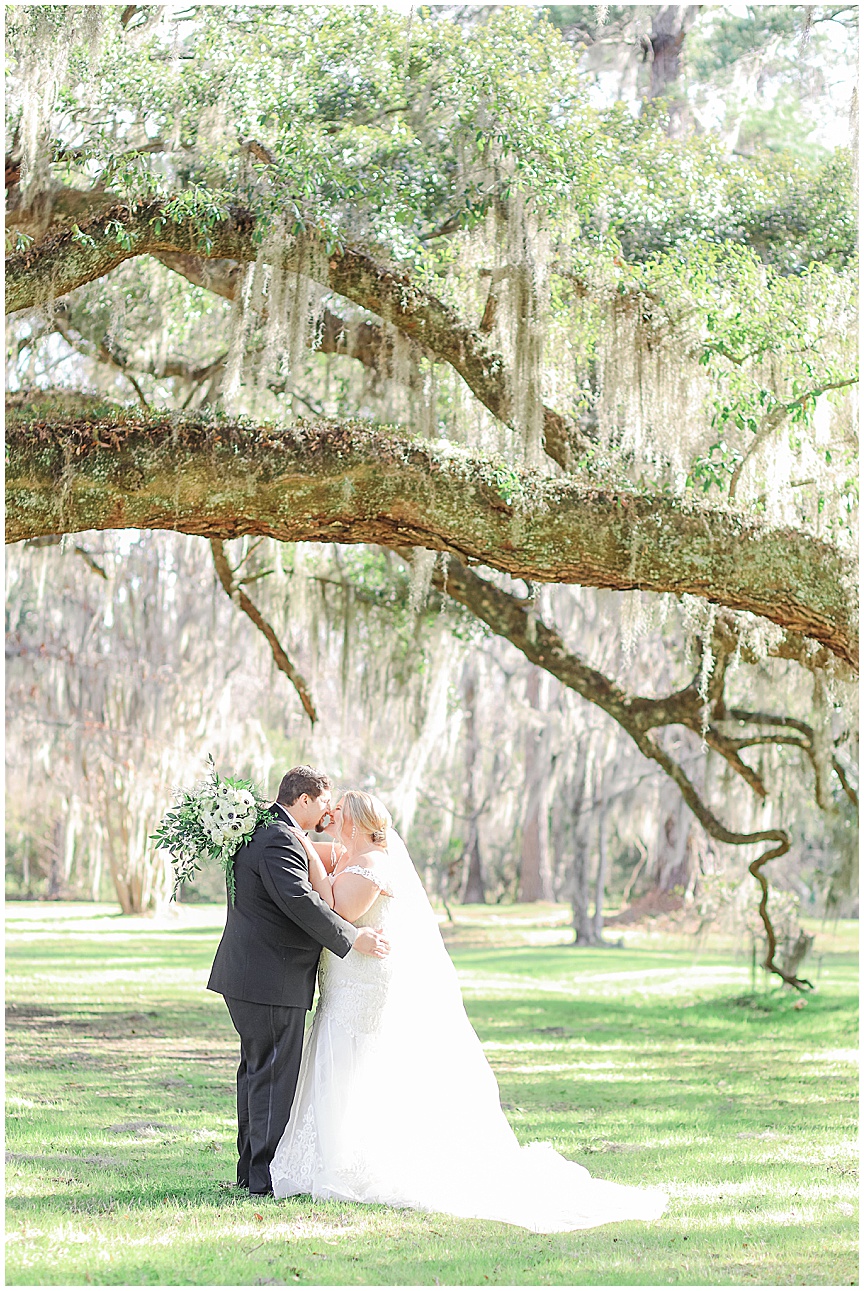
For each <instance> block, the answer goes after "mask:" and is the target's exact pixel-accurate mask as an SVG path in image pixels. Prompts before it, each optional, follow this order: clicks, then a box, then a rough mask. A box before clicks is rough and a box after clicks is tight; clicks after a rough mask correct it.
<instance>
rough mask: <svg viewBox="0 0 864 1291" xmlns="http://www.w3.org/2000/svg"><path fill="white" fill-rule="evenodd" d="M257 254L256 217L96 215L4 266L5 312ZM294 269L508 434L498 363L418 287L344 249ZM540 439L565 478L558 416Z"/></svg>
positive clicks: (287, 255) (567, 434)
mask: <svg viewBox="0 0 864 1291" xmlns="http://www.w3.org/2000/svg"><path fill="white" fill-rule="evenodd" d="M259 251H260V240H259V239H257V238H256V220H255V217H254V216H253V215H252V214H251V213H250V212H248V211H245V210H235V211H233V212H232V213H231V214H230V215H229V216H227V217H226V218H224V219H222V220H220V221H218V222H216V223H212V224H210V225H208V226H206V227H205V226H204V225H203V224H202V221H201V219H196V218H193V217H192V216H189V215H187V216H184V217H183V218H179V217H178V218H172V217H171V216H170V215H169V214H167V213H166V204H165V203H163V202H152V203H149V204H146V205H142V206H139V207H137V208H136V209H135V210H131V209H130V208H129V207H128V206H115V207H113V208H111V209H109V210H107V211H106V210H104V209H100V210H98V212H97V213H96V214H94V215H93V217H92V218H91V219H89V220H88V219H84V217H83V216H82V217H81V220H80V221H79V223H76V224H75V225H74V227H73V228H72V229H69V228H66V227H64V228H61V229H58V228H56V226H55V227H53V228H51V229H49V231H48V233H47V234H46V235H45V236H44V237H43V238H41V239H39V240H38V241H34V242H33V243H32V244H31V245H29V246H28V247H27V248H26V249H23V250H19V251H15V252H13V253H12V254H11V255H9V256H8V257H7V259H6V312H7V314H8V313H12V312H14V311H15V310H19V309H28V308H32V307H33V306H35V305H44V304H46V303H48V302H49V301H52V300H56V299H58V298H59V297H61V296H65V295H66V294H67V292H70V291H73V290H74V289H75V288H76V287H80V286H83V285H84V284H85V283H88V282H93V281H94V280H95V279H97V278H102V277H104V276H105V275H106V274H108V273H110V272H111V271H112V270H113V269H116V268H117V266H118V265H120V264H122V263H123V262H124V261H125V260H129V259H131V258H132V257H133V256H139V255H153V256H156V257H158V258H163V259H164V258H166V257H168V256H172V255H174V256H181V257H190V256H191V257H197V258H199V259H200V258H202V257H203V258H204V259H208V260H209V259H214V260H219V261H226V260H227V261H235V262H237V263H240V264H249V263H251V262H252V261H254V260H255V259H256V258H257V256H258V254H259ZM166 262H167V261H166ZM298 264H299V258H298V248H297V243H296V242H295V241H292V240H286V243H285V250H284V255H283V260H282V264H281V266H280V267H281V268H282V269H285V270H296V269H297V268H298ZM177 267H179V262H178V266H177ZM303 269H304V272H308V273H309V275H310V276H311V277H313V278H315V279H316V280H317V281H319V282H321V283H322V285H324V286H326V287H329V288H330V289H331V290H332V291H335V292H336V293H338V294H339V295H340V296H344V297H345V298H346V299H348V300H351V301H353V302H354V303H355V304H356V305H360V306H362V308H363V309H366V310H368V311H369V312H370V313H372V314H376V315H377V316H378V317H379V318H382V319H384V321H385V322H388V323H392V324H393V325H394V326H395V327H398V328H399V330H400V331H401V332H402V333H404V335H405V336H407V337H408V338H409V340H411V341H413V342H415V344H417V345H419V346H420V347H421V348H422V349H424V350H426V351H428V352H429V353H432V354H434V355H436V357H437V358H439V359H442V360H444V361H445V362H446V363H449V364H450V365H451V366H452V367H453V368H455V370H456V371H457V372H458V373H459V375H460V376H461V377H462V379H463V380H464V381H465V383H466V385H467V386H468V387H469V389H470V390H471V391H472V393H473V394H474V395H475V397H476V398H477V399H479V400H480V402H481V403H482V404H484V405H485V406H486V407H487V408H488V409H489V411H490V412H491V413H493V414H494V415H495V416H496V417H498V418H499V419H500V420H501V421H503V422H505V423H506V424H508V425H512V424H513V407H512V398H511V392H510V389H509V384H510V383H509V374H508V371H507V366H506V363H505V360H504V358H503V357H502V356H501V355H500V354H498V353H496V352H495V351H494V350H493V349H492V348H491V346H490V345H489V342H488V339H487V338H486V337H485V336H484V335H483V334H482V332H480V331H479V329H477V328H473V327H470V326H468V325H466V324H465V323H464V322H463V321H462V320H461V319H460V318H459V317H458V316H457V314H456V313H455V312H454V311H453V310H452V309H451V308H450V307H449V306H448V305H446V304H445V303H444V302H443V301H441V300H438V299H437V297H435V296H433V295H432V294H431V293H430V292H427V291H424V290H423V289H422V288H421V287H419V286H417V284H416V283H414V282H413V281H412V279H411V277H410V275H409V274H407V273H406V272H404V271H402V270H395V269H390V268H387V267H386V266H384V265H381V264H378V263H377V262H376V261H375V260H374V259H373V258H372V257H371V256H370V255H368V254H367V253H366V252H364V251H361V250H358V249H356V248H351V247H347V248H344V249H342V250H335V251H333V252H332V253H331V254H330V255H329V256H321V257H318V256H315V255H313V256H306V255H304V256H303ZM223 294H224V293H223ZM543 435H544V447H545V450H546V452H547V453H548V455H549V456H550V457H552V458H553V459H554V460H555V461H556V462H558V464H559V465H560V466H562V467H564V468H565V469H566V467H567V465H568V462H569V458H570V445H571V442H572V441H573V439H574V437H575V435H576V431H575V428H574V427H573V426H572V425H571V423H570V422H569V421H568V420H567V418H565V417H563V416H562V415H561V414H560V413H558V412H556V411H555V410H554V409H552V408H545V409H544V413H543Z"/></svg>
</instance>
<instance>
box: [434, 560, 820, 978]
mask: <svg viewBox="0 0 864 1291" xmlns="http://www.w3.org/2000/svg"><path fill="white" fill-rule="evenodd" d="M435 582H436V585H437V586H438V587H439V588H440V589H441V590H446V592H447V593H448V594H449V595H450V596H452V597H453V598H454V600H457V601H459V602H460V603H461V604H462V605H465V606H466V607H467V608H468V609H470V610H471V612H472V614H475V615H476V616H477V617H478V618H479V619H482V620H483V622H484V623H486V624H488V626H489V627H490V628H491V629H492V631H493V632H495V633H496V634H497V635H499V636H503V637H506V638H507V640H508V641H510V642H512V644H513V645H515V646H516V648H517V649H518V650H520V651H521V652H522V653H523V654H524V655H525V657H526V658H527V659H529V660H530V661H531V662H532V663H535V664H537V665H538V666H539V667H541V668H544V669H546V671H547V672H551V673H552V674H553V676H555V677H557V678H558V679H559V681H561V682H562V683H563V684H564V685H565V686H568V687H569V688H570V689H572V690H575V691H576V692H577V693H578V694H580V695H582V696H583V697H584V698H585V699H587V700H589V701H590V702H591V703H593V704H596V705H597V706H598V707H599V708H602V709H603V710H604V711H605V712H607V713H609V715H610V716H611V717H613V718H614V719H615V721H616V722H618V724H619V725H620V726H622V727H623V729H624V730H625V731H626V732H627V734H628V735H629V736H630V737H631V739H632V740H633V741H634V743H635V744H636V747H637V748H638V749H639V751H640V752H641V753H642V754H643V755H644V756H645V757H646V758H649V759H650V760H651V761H653V762H656V763H657V765H658V766H659V767H661V769H662V770H663V771H664V772H665V773H666V775H668V776H669V777H670V778H671V779H672V780H673V781H674V782H675V784H676V785H677V786H678V789H679V790H680V792H681V796H682V797H683V799H684V801H685V802H686V803H687V806H688V807H689V808H690V810H691V811H692V812H693V814H694V816H695V817H696V819H697V820H698V821H699V823H700V824H701V825H702V827H703V828H704V829H705V831H706V833H708V834H709V835H710V836H711V837H712V838H715V839H717V840H718V841H719V842H722V843H731V844H733V845H735V846H747V845H749V844H753V843H774V846H773V847H771V848H769V849H768V851H766V852H764V853H763V854H762V855H761V856H759V857H757V858H756V859H755V860H754V861H752V862H751V864H750V865H749V867H748V868H749V870H750V873H751V874H752V875H753V877H754V878H755V879H756V881H757V882H758V884H759V888H760V902H759V914H760V917H761V919H762V924H763V926H764V928H765V936H766V941H767V947H766V956H765V962H764V967H765V968H766V969H767V970H768V971H769V972H771V973H775V974H776V975H777V976H778V977H781V978H782V979H783V981H784V982H786V983H788V985H790V986H794V987H796V988H797V989H799V990H800V989H802V988H803V987H804V986H810V985H811V983H810V982H808V981H807V980H806V979H805V978H798V977H796V976H794V974H789V973H786V972H784V971H783V969H781V968H779V967H778V966H777V965H776V964H775V962H774V955H775V952H776V949H777V938H776V934H775V931H774V927H773V924H772V922H771V917H770V915H769V913H768V882H767V880H766V878H765V875H764V874H763V872H762V871H763V868H764V866H765V865H766V864H767V863H768V861H771V860H775V859H776V858H777V857H780V856H784V855H785V854H786V853H787V852H788V851H789V848H790V845H791V844H790V839H789V835H788V833H787V832H786V830H785V829H760V830H754V831H753V832H751V833H742V832H739V831H737V830H732V829H729V828H727V826H725V825H724V824H723V823H722V821H720V820H719V819H718V818H717V816H715V814H714V812H713V811H712V810H711V808H710V807H709V806H708V805H707V803H706V802H705V801H704V799H703V797H702V795H701V794H700V793H699V792H698V790H697V789H696V787H695V785H694V784H693V782H692V781H691V780H690V778H689V776H688V775H687V773H686V772H685V770H684V768H683V767H682V766H681V765H680V763H679V762H676V760H675V759H674V758H673V757H671V756H670V754H669V753H667V752H666V750H665V749H663V748H661V746H660V745H659V744H658V743H657V742H656V740H654V739H652V738H651V736H650V735H649V734H648V730H649V729H651V728H653V727H656V726H658V725H667V724H670V723H671V721H674V720H675V719H674V717H672V716H671V714H672V712H673V710H674V709H675V707H676V706H678V707H684V706H686V705H682V703H681V697H682V696H684V695H685V694H686V693H687V692H685V691H682V692H680V694H679V695H678V696H672V697H670V700H671V703H670V702H669V701H665V702H664V701H663V700H646V699H638V700H637V699H633V698H631V697H630V696H628V695H627V694H626V692H625V691H624V690H623V689H622V688H621V687H620V686H619V685H618V684H617V683H616V682H614V681H611V680H610V679H609V678H608V677H606V676H604V674H603V673H601V672H599V671H598V670H597V669H596V668H591V667H590V666H589V665H587V664H586V663H585V662H584V661H583V660H581V659H580V658H579V657H578V655H575V654H573V653H572V652H571V651H569V650H567V648H566V647H565V645H564V643H563V642H562V640H561V638H560V636H559V635H558V633H557V632H556V631H555V630H554V629H553V628H550V627H549V626H547V624H545V623H543V622H542V620H540V619H538V618H537V616H536V615H535V614H534V612H533V610H532V609H531V608H530V607H528V606H526V605H525V604H524V602H521V601H519V600H518V599H517V598H516V597H515V596H511V595H510V594H509V593H507V592H505V591H503V590H502V589H501V588H498V587H495V586H494V585H493V584H492V583H490V582H488V581H487V580H486V579H483V578H480V577H478V575H477V574H475V573H473V571H471V570H470V569H466V568H465V567H464V566H462V565H460V564H458V563H457V562H456V561H450V562H449V563H448V566H447V570H446V573H443V572H439V573H437V574H436V576H435ZM720 751H721V752H722V749H721V750H720ZM736 769H737V768H736Z"/></svg>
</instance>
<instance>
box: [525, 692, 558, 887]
mask: <svg viewBox="0 0 864 1291" xmlns="http://www.w3.org/2000/svg"><path fill="white" fill-rule="evenodd" d="M542 678H543V673H542V670H541V669H540V668H532V669H531V671H530V672H529V674H528V682H527V686H526V691H527V697H528V702H529V704H530V705H531V708H532V709H533V711H534V712H536V713H540V712H541V711H542V710H541V704H540V683H541V681H542ZM548 739H549V737H548V732H547V730H546V728H545V727H534V726H529V728H528V730H527V732H526V735H525V818H524V821H523V824H522V858H521V864H520V867H519V900H520V901H523V902H530V901H552V900H553V893H552V868H551V865H550V863H549V777H550V772H551V768H550V765H549V754H548Z"/></svg>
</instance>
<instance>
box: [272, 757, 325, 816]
mask: <svg viewBox="0 0 864 1291" xmlns="http://www.w3.org/2000/svg"><path fill="white" fill-rule="evenodd" d="M332 787H333V786H332V785H331V783H330V777H329V776H326V775H325V774H324V772H323V771H316V770H315V768H314V767H292V768H291V770H290V771H286V772H285V774H284V775H283V777H282V783H281V784H280V786H279V792H278V793H277V795H276V801H277V802H281V803H282V806H283V807H293V805H294V803H295V802H296V801H297V799H298V798H302V797H303V795H304V793H308V795H309V797H310V798H317V797H318V795H319V794H321V793H323V792H324V790H325V789H332Z"/></svg>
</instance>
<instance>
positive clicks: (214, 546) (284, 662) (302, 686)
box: [210, 538, 318, 726]
mask: <svg viewBox="0 0 864 1291" xmlns="http://www.w3.org/2000/svg"><path fill="white" fill-rule="evenodd" d="M210 551H211V554H212V556H213V566H214V568H215V570H216V574H217V577H218V579H219V582H220V583H221V584H222V587H223V588H224V589H225V592H226V593H227V595H228V596H229V597H230V598H231V600H232V601H234V602H235V603H236V604H237V605H239V607H240V609H241V610H242V611H243V613H244V614H246V615H247V616H248V617H249V618H250V619H251V620H252V622H253V623H254V624H255V626H256V628H257V629H258V631H259V632H260V633H262V635H263V636H264V638H265V639H266V641H267V644H268V645H269V647H270V650H271V652H272V655H273V661H274V663H275V664H276V667H277V668H278V669H279V671H280V672H284V674H285V676H286V677H287V678H288V680H289V681H290V682H291V685H292V686H293V687H294V689H295V690H296V691H297V694H298V696H299V697H300V703H301V704H302V705H303V708H304V710H305V712H306V716H307V717H308V718H309V721H310V722H311V723H312V725H313V726H314V725H315V723H316V721H317V720H318V714H317V713H316V711H315V703H314V701H313V699H312V692H311V691H310V689H309V686H308V684H307V682H306V679H305V678H304V677H303V675H302V673H300V672H299V671H298V670H297V668H295V667H294V664H293V663H292V662H291V660H290V659H289V658H288V655H287V654H286V653H285V649H284V647H283V645H282V643H281V642H280V640H279V638H278V636H277V635H276V631H275V629H274V628H273V626H272V624H270V623H268V622H267V620H266V619H265V618H264V615H263V614H262V613H261V611H260V610H259V609H258V606H257V605H256V604H255V603H254V601H253V600H252V599H251V598H250V597H249V595H248V593H246V592H244V591H243V588H242V587H241V586H240V582H238V581H236V580H235V578H234V575H235V573H236V570H233V569H232V568H231V566H230V565H229V563H228V557H227V556H226V555H225V544H224V543H223V542H222V540H221V538H211V539H210Z"/></svg>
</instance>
